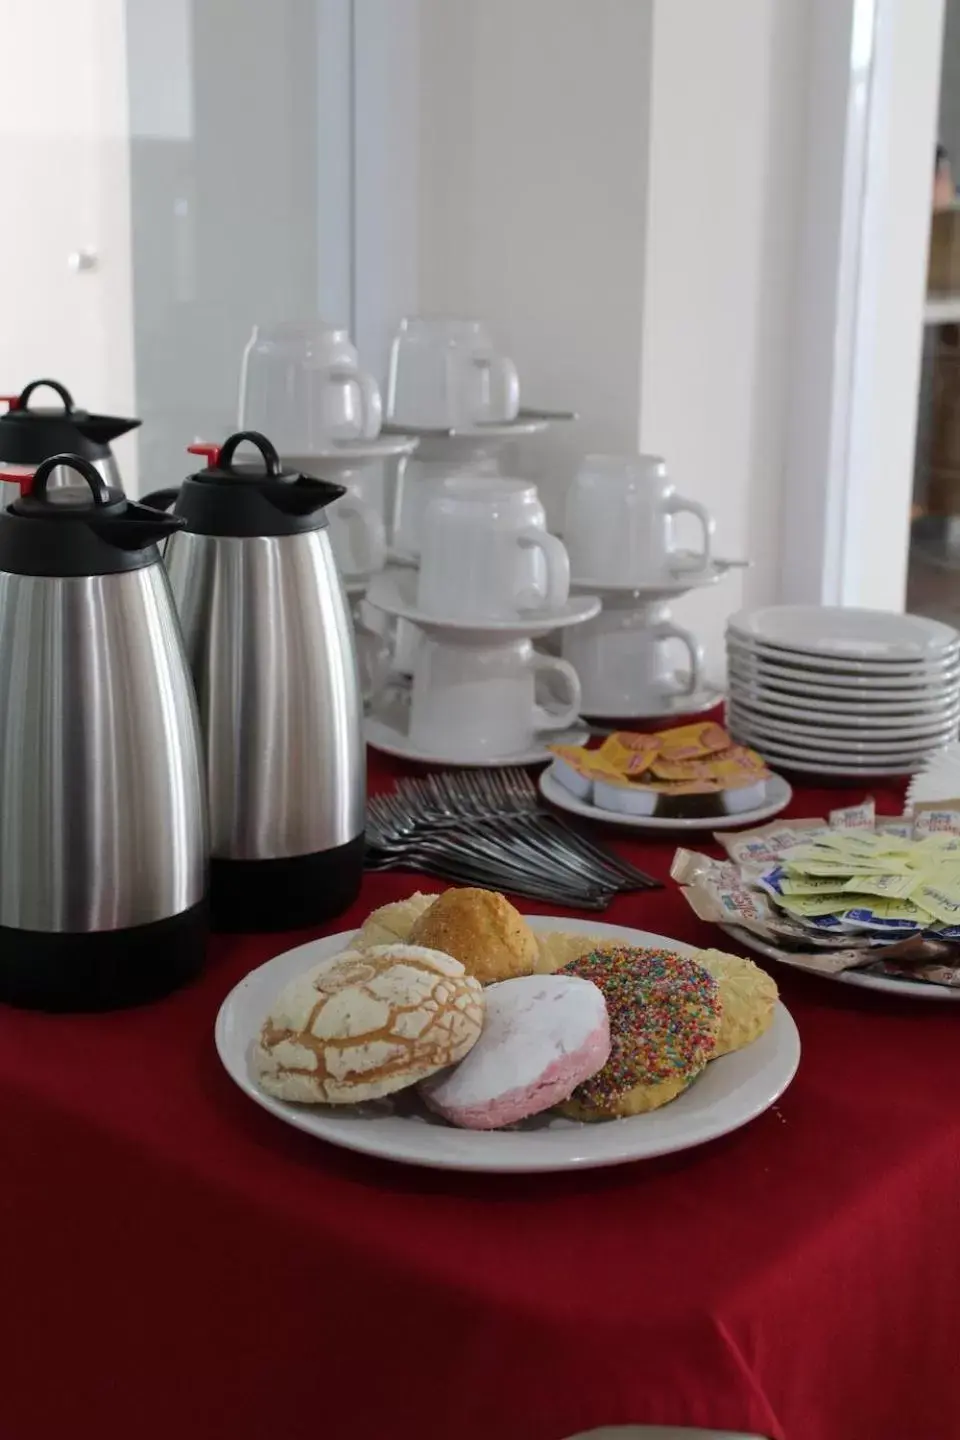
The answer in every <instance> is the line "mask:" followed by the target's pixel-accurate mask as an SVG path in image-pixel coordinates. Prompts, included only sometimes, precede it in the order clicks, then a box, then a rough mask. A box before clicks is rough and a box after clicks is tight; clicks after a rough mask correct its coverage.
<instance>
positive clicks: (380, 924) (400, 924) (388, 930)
mask: <svg viewBox="0 0 960 1440" xmlns="http://www.w3.org/2000/svg"><path fill="white" fill-rule="evenodd" d="M438 894H439V891H437V892H435V893H434V894H433V895H424V894H423V892H422V891H420V890H417V891H416V892H415V893H414V894H413V895H408V896H407V898H406V900H394V902H393V904H392V905H381V906H380V908H379V910H371V912H370V914H369V915H368V916H367V918H366V920H364V922H363V924H362V926H361V927H360V929H359V930H358V931H357V933H356V935H354V937H353V939H352V940H351V941H350V948H351V950H372V949H373V947H374V946H375V945H395V944H397V942H398V941H399V942H400V943H401V944H405V943H406V942H407V941H408V940H409V939H410V931H411V930H412V929H413V927H414V925H415V924H416V923H417V921H418V920H419V919H420V916H421V915H422V914H423V913H424V912H425V911H426V910H429V909H430V906H431V905H432V904H433V902H434V900H436V899H437V896H438Z"/></svg>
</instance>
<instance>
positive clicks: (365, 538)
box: [337, 490, 387, 575]
mask: <svg viewBox="0 0 960 1440" xmlns="http://www.w3.org/2000/svg"><path fill="white" fill-rule="evenodd" d="M337 513H338V514H339V515H340V516H341V517H343V518H344V519H345V520H346V522H347V527H348V529H349V531H350V544H351V548H352V549H353V553H354V556H355V557H356V558H357V571H356V573H357V574H358V575H370V574H373V573H374V571H377V570H382V569H383V567H384V565H385V564H386V563H387V538H386V534H385V533H384V527H383V520H382V519H381V518H380V516H379V515H378V513H377V511H376V510H375V509H374V508H373V506H372V505H368V504H367V502H366V501H365V500H361V498H360V496H359V495H354V494H353V493H352V491H350V490H348V491H347V493H346V495H343V496H341V498H340V499H339V500H338V501H337Z"/></svg>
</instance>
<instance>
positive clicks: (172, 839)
mask: <svg viewBox="0 0 960 1440" xmlns="http://www.w3.org/2000/svg"><path fill="white" fill-rule="evenodd" d="M61 462H62V463H61ZM61 468H66V469H67V470H68V472H69V473H71V474H72V478H73V480H74V481H76V479H77V474H76V472H77V470H80V472H81V474H82V475H83V476H84V478H85V480H86V481H87V485H89V487H90V488H89V489H87V486H84V487H83V488H82V489H69V490H53V491H52V492H51V493H49V494H48V493H47V484H48V481H49V479H50V477H51V475H52V473H53V472H54V471H55V470H57V469H61ZM91 495H92V496H93V497H94V498H91ZM175 525H176V522H175V521H173V520H172V518H171V517H168V516H164V515H159V514H157V513H156V512H154V511H150V510H147V509H146V508H145V507H143V506H138V505H133V504H131V503H129V502H128V501H127V500H126V499H125V498H124V497H123V495H122V493H121V492H119V491H108V490H107V488H106V487H105V486H104V485H103V483H102V481H101V480H100V479H99V476H98V474H97V472H96V471H95V470H94V469H93V467H92V466H90V465H88V464H87V463H86V462H84V461H82V460H77V459H76V458H75V457H55V460H54V461H51V462H45V463H44V464H43V465H41V466H40V468H39V469H38V470H37V473H36V477H35V482H34V490H33V492H32V493H31V495H30V496H28V497H23V498H22V499H21V500H19V501H17V502H16V503H15V504H14V505H13V506H11V507H10V508H9V509H8V510H7V511H5V512H3V515H2V516H0V998H2V999H7V1000H11V1001H13V1002H14V1003H21V1004H27V1005H36V1006H40V1007H42V1008H56V1009H74V1008H83V1009H96V1008H104V1007H107V1006H112V1005H119V1004H127V1003H135V1002H138V1001H142V1000H145V999H148V998H151V997H152V996H154V995H157V994H161V993H163V992H165V991H167V990H169V989H171V988H173V987H174V986H175V985H177V984H179V983H180V982H181V981H183V980H184V979H187V978H188V977H189V976H190V975H192V974H193V973H195V971H196V970H197V969H198V968H199V965H200V963H201V961H202V958H203V952H204V947H205V938H206V930H207V907H206V891H207V882H208V877H207V869H208V835H207V825H206V795H205V779H204V773H203V759H202V750H201V742H200V733H199V723H198V714H197V708H196V701H195V697H194V693H193V686H192V683H191V677H190V673H189V669H188V666H187V662H186V656H185V653H184V649H183V643H182V638H181V634H180V627H179V623H178V620H177V616H176V611H175V608H174V605H173V600H172V596H171V593H170V588H169V583H168V581H167V578H166V574H165V571H164V568H163V565H162V562H161V560H160V554H159V551H158V549H157V547H156V541H157V540H158V539H163V538H165V537H166V535H167V534H169V533H170V530H171V528H173V527H174V526H175ZM90 571H93V572H94V573H89V572H90Z"/></svg>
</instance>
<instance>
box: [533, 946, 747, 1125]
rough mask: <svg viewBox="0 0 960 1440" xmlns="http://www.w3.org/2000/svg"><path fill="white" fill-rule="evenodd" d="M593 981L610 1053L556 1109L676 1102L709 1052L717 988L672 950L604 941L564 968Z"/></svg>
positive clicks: (586, 1114)
mask: <svg viewBox="0 0 960 1440" xmlns="http://www.w3.org/2000/svg"><path fill="white" fill-rule="evenodd" d="M562 973H564V974H566V975H579V976H580V977H581V979H583V980H592V981H593V983H594V985H596V986H597V987H598V988H599V989H600V990H601V991H602V992H603V998H604V999H605V1000H606V1002H607V1011H608V1013H609V1016H610V1037H611V1050H610V1059H609V1060H608V1061H607V1063H606V1065H604V1067H603V1069H602V1070H601V1071H599V1073H598V1074H596V1075H594V1076H593V1077H592V1078H591V1079H589V1080H586V1081H585V1082H584V1083H583V1084H582V1085H580V1086H578V1087H577V1089H576V1090H575V1091H574V1092H573V1095H572V1096H571V1097H570V1099H569V1100H568V1101H567V1102H566V1104H564V1105H562V1106H561V1107H560V1108H561V1110H562V1111H563V1113H564V1115H569V1116H570V1117H571V1118H572V1119H574V1120H609V1119H612V1118H614V1117H617V1116H626V1115H641V1114H643V1113H644V1112H646V1111H648V1110H656V1109H658V1108H659V1106H661V1105H666V1104H667V1102H668V1101H670V1100H675V1099H676V1098H677V1096H678V1095H680V1094H682V1092H683V1091H684V1090H685V1089H686V1088H687V1086H688V1085H689V1084H690V1082H691V1080H694V1079H695V1078H696V1077H697V1075H699V1074H700V1071H701V1070H702V1069H703V1068H704V1066H705V1065H706V1063H707V1061H708V1060H710V1059H711V1058H712V1056H713V1053H714V1050H715V1048H716V1043H717V1035H718V1033H719V1030H720V994H719V986H718V985H717V982H716V980H714V978H713V976H712V975H710V974H709V973H708V971H706V970H705V969H704V968H703V967H702V966H701V965H697V964H695V963H694V961H693V960H690V959H687V957H686V956H684V955H677V954H674V952H673V951H671V950H646V949H641V948H639V947H637V948H634V947H632V946H627V945H621V946H615V947H612V948H611V947H610V946H605V947H603V948H601V949H599V950H592V951H591V952H590V953H589V954H588V955H582V956H581V957H580V959H579V960H573V961H571V963H570V964H569V965H567V966H566V967H565V969H564V971H563V972H562Z"/></svg>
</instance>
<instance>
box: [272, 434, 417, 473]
mask: <svg viewBox="0 0 960 1440" xmlns="http://www.w3.org/2000/svg"><path fill="white" fill-rule="evenodd" d="M419 444H420V441H419V439H418V438H417V436H416V435H411V434H406V433H405V434H402V435H400V434H396V435H378V436H376V437H375V438H374V439H373V440H340V441H337V442H335V443H334V444H331V445H329V446H327V448H326V449H325V450H315V451H313V452H312V453H311V454H310V455H291V456H286V455H285V456H284V457H283V458H284V460H285V461H287V462H288V463H289V464H292V465H295V466H297V468H298V469H300V470H303V471H305V472H306V474H308V475H309V474H310V473H311V469H310V467H311V466H314V467H315V468H316V469H318V470H319V469H320V468H321V467H323V472H324V479H327V480H329V479H332V478H334V477H335V476H339V475H342V474H349V473H350V471H351V470H359V469H360V468H361V467H362V466H364V465H375V464H376V463H377V461H379V460H396V459H398V458H399V457H400V456H402V455H412V454H413V452H414V450H416V448H417V446H418V445H419Z"/></svg>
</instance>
